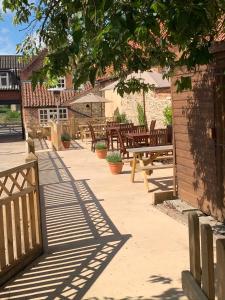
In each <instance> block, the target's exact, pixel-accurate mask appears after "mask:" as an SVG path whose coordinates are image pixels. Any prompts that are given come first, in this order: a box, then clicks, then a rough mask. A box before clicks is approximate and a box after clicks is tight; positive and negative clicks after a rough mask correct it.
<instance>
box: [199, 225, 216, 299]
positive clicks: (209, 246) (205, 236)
mask: <svg viewBox="0 0 225 300" xmlns="http://www.w3.org/2000/svg"><path fill="white" fill-rule="evenodd" d="M201 254H202V290H203V291H204V293H205V294H206V295H207V297H208V299H209V300H214V299H215V287H214V259H213V233H212V228H211V226H210V225H209V224H202V225H201Z"/></svg>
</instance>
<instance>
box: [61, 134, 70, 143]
mask: <svg viewBox="0 0 225 300" xmlns="http://www.w3.org/2000/svg"><path fill="white" fill-rule="evenodd" d="M61 141H62V142H68V141H71V136H70V135H69V133H63V134H62V135H61Z"/></svg>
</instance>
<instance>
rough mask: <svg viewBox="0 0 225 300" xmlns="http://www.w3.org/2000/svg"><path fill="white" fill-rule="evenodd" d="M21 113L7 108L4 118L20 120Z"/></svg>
mask: <svg viewBox="0 0 225 300" xmlns="http://www.w3.org/2000/svg"><path fill="white" fill-rule="evenodd" d="M20 118H21V114H20V112H18V111H11V110H8V111H7V112H6V114H5V120H6V121H10V120H20Z"/></svg>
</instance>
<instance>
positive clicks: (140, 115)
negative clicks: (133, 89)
mask: <svg viewBox="0 0 225 300" xmlns="http://www.w3.org/2000/svg"><path fill="white" fill-rule="evenodd" d="M137 113H138V123H139V125H146V124H145V114H144V107H143V106H142V105H141V104H140V103H137Z"/></svg>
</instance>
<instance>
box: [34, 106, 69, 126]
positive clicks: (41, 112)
mask: <svg viewBox="0 0 225 300" xmlns="http://www.w3.org/2000/svg"><path fill="white" fill-rule="evenodd" d="M58 113H59V121H66V120H68V108H66V107H59V108H58ZM52 115H53V118H52V117H51V116H52ZM62 115H63V117H62ZM42 116H47V118H42ZM38 117H39V124H41V125H44V124H47V123H48V122H49V121H50V120H51V119H54V120H57V108H55V107H49V108H39V109H38Z"/></svg>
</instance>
